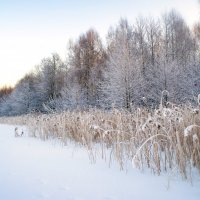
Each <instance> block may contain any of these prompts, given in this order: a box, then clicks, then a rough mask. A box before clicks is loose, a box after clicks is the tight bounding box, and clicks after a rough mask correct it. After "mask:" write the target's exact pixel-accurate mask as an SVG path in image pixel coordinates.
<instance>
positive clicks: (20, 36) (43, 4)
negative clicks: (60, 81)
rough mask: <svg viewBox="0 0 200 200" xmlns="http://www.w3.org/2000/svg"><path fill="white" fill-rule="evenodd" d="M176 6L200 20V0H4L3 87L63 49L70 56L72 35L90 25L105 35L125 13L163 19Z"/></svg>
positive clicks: (0, 38)
mask: <svg viewBox="0 0 200 200" xmlns="http://www.w3.org/2000/svg"><path fill="white" fill-rule="evenodd" d="M170 9H176V10H177V11H178V12H179V13H180V14H181V15H182V16H183V18H184V19H185V20H186V22H187V23H188V24H189V25H190V26H192V24H194V23H195V22H197V21H198V20H199V19H200V4H198V0H0V87H2V86H3V85H14V84H15V83H16V82H17V81H18V80H19V79H21V78H22V77H23V76H24V75H25V74H26V73H28V72H29V71H31V70H32V69H34V66H35V65H37V64H40V61H41V59H43V58H45V57H48V56H51V54H52V53H55V52H57V53H58V54H60V56H61V58H63V59H65V58H66V54H67V43H68V41H69V39H77V38H78V36H79V35H80V34H82V33H84V32H86V31H87V30H88V29H89V28H95V29H96V30H97V31H98V32H99V34H100V36H101V37H102V38H105V36H106V33H107V31H108V29H109V27H110V26H111V25H116V24H117V23H118V21H119V19H120V18H121V17H124V18H127V19H128V20H129V22H130V23H134V21H135V19H136V18H137V17H138V16H141V15H142V16H146V17H148V16H152V17H159V16H161V14H163V13H165V12H167V11H169V10H170Z"/></svg>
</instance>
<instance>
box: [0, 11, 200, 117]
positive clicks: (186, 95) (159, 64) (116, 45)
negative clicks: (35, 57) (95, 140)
mask: <svg viewBox="0 0 200 200" xmlns="http://www.w3.org/2000/svg"><path fill="white" fill-rule="evenodd" d="M66 43H67V42H66ZM67 52H68V53H67V55H66V60H62V59H61V57H60V56H59V55H58V54H57V53H53V54H52V55H51V56H49V57H48V58H44V59H43V60H42V61H41V63H40V64H38V65H37V66H35V68H34V69H33V71H32V72H30V73H28V74H26V75H25V76H24V77H22V79H21V80H20V81H19V82H18V83H17V84H16V85H15V87H14V88H12V87H8V86H5V87H3V88H1V89H0V116H17V115H23V114H28V113H35V112H39V113H48V112H62V111H66V110H76V109H78V110H87V109H90V108H97V109H103V110H110V109H111V108H117V109H125V110H128V111H131V110H132V109H133V108H135V107H136V108H138V107H147V108H157V107H158V106H159V104H160V102H161V101H162V104H163V105H165V106H167V104H168V102H171V103H173V104H179V105H180V104H181V105H182V104H190V105H193V104H197V101H198V94H200V22H199V23H197V24H195V25H194V26H192V27H190V26H188V25H187V24H186V22H185V20H184V19H183V17H182V16H181V15H180V14H179V13H178V12H177V11H176V10H171V11H170V12H167V13H165V14H163V15H162V16H161V17H160V18H157V19H155V18H153V17H148V18H147V17H142V16H140V17H138V18H137V19H136V20H135V23H134V24H130V23H129V21H128V20H127V19H124V18H121V19H120V20H119V22H118V24H117V25H116V26H111V27H110V28H109V30H108V33H107V35H106V37H105V38H104V39H101V38H100V35H99V34H98V32H97V31H96V30H95V29H93V28H91V29H89V30H88V31H86V32H85V33H84V34H81V35H80V36H79V37H78V38H77V39H75V40H70V41H69V42H68V51H67Z"/></svg>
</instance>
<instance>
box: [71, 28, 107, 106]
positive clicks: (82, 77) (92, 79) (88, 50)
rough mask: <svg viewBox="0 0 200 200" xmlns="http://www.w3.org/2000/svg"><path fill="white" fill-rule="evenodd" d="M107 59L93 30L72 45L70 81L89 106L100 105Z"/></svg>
mask: <svg viewBox="0 0 200 200" xmlns="http://www.w3.org/2000/svg"><path fill="white" fill-rule="evenodd" d="M105 59H106V53H105V50H104V48H103V45H102V42H101V39H100V37H99V35H98V33H97V32H96V31H95V30H93V29H90V30H89V31H87V32H86V33H85V34H83V35H81V36H80V37H79V39H78V40H77V41H76V42H75V43H71V45H70V48H69V54H68V61H69V67H70V69H71V71H70V72H71V78H70V80H71V81H73V84H72V85H73V87H74V88H76V89H77V88H79V89H80V91H79V92H80V93H81V94H80V96H82V97H83V96H84V98H85V100H84V102H85V105H87V106H89V105H91V106H97V105H98V101H99V91H98V83H99V80H101V78H102V76H101V75H102V69H103V68H104V65H105ZM70 72H69V73H70ZM77 84H78V85H77ZM68 85H69V84H68ZM76 89H75V90H76ZM68 90H69V89H68ZM70 90H71V89H70Z"/></svg>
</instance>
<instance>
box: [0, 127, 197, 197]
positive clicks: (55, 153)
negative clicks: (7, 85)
mask: <svg viewBox="0 0 200 200" xmlns="http://www.w3.org/2000/svg"><path fill="white" fill-rule="evenodd" d="M14 128H15V127H14V126H9V125H0V200H33V199H34V200H37V199H38V200H40V199H51V200H161V199H162V200H172V199H174V200H179V199H180V200H188V199H190V200H199V199H200V180H199V179H198V178H196V180H194V182H193V184H192V185H191V183H189V182H186V181H183V180H181V178H174V177H173V176H171V177H170V179H169V178H168V176H167V175H162V176H154V175H152V174H150V173H149V172H140V171H138V170H136V169H133V168H132V167H131V165H130V166H128V171H127V172H126V171H120V170H119V167H118V165H117V164H114V163H113V164H112V165H111V167H110V168H109V166H108V163H106V162H105V161H103V160H101V159H100V158H99V159H97V162H96V163H95V164H92V163H91V162H90V160H89V158H88V153H87V150H86V149H85V148H83V147H75V146H74V145H68V146H63V145H61V144H59V142H58V141H56V140H51V141H45V142H44V141H41V140H39V139H35V138H30V137H27V136H26V131H25V135H24V136H23V137H18V138H15V137H14ZM172 177H173V178H172ZM169 180H170V181H169ZM168 186H169V188H168Z"/></svg>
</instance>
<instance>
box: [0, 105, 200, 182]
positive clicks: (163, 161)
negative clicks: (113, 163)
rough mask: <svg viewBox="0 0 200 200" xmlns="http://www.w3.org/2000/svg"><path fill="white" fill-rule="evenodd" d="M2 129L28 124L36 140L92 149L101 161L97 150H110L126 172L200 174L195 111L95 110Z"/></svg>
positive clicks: (29, 119) (199, 126) (199, 120)
mask: <svg viewBox="0 0 200 200" xmlns="http://www.w3.org/2000/svg"><path fill="white" fill-rule="evenodd" d="M0 122H1V123H8V122H9V123H11V124H21V125H22V124H23V125H26V126H27V127H28V128H29V134H30V136H34V137H40V138H41V139H43V140H46V139H48V138H59V139H61V140H62V141H63V142H64V143H67V142H69V141H75V142H76V143H78V144H80V145H84V146H86V148H87V149H88V150H89V152H90V156H91V159H94V160H95V155H96V154H95V150H94V149H95V146H96V145H100V146H101V148H100V149H101V154H102V156H103V157H104V158H105V156H106V154H105V150H106V149H107V148H109V149H110V159H115V160H117V161H118V163H119V164H120V167H121V169H123V167H124V164H125V163H126V162H127V161H132V164H133V166H134V167H137V168H140V169H144V168H146V167H148V168H150V169H151V170H152V171H153V172H154V173H157V174H160V173H161V172H170V171H173V170H175V171H176V172H177V171H178V172H179V174H181V176H182V177H184V178H186V179H187V178H189V177H190V173H191V169H194V168H196V169H197V170H198V171H199V172H200V110H199V108H193V107H192V106H175V105H170V108H162V107H161V108H159V109H157V110H152V111H148V110H146V109H137V110H135V111H134V112H133V113H129V112H126V111H123V110H122V111H119V110H116V109H113V110H112V111H109V112H108V111H102V110H91V111H87V112H86V111H74V112H64V113H61V114H49V115H26V116H22V117H14V118H1V119H0Z"/></svg>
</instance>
